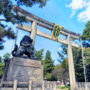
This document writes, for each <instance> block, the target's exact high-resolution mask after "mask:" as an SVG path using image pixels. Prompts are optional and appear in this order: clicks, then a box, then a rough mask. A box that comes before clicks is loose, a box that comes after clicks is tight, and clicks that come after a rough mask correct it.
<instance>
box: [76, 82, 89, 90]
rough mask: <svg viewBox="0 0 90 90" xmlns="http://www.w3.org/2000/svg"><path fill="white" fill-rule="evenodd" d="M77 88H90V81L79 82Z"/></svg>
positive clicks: (83, 89) (86, 89) (82, 89)
mask: <svg viewBox="0 0 90 90" xmlns="http://www.w3.org/2000/svg"><path fill="white" fill-rule="evenodd" d="M76 90H90V82H86V83H85V82H77V83H76Z"/></svg>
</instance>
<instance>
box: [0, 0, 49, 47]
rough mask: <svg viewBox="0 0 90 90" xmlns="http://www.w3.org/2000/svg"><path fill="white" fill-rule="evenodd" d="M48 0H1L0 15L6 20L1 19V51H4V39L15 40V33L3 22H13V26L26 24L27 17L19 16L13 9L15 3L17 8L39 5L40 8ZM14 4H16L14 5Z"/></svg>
mask: <svg viewBox="0 0 90 90" xmlns="http://www.w3.org/2000/svg"><path fill="white" fill-rule="evenodd" d="M47 1H48V0H0V15H2V16H3V17H4V19H0V49H3V48H4V46H3V43H2V42H1V41H2V40H3V38H4V37H7V38H9V39H10V38H12V39H15V33H14V32H13V31H12V30H11V28H8V25H7V26H6V25H5V23H4V24H3V23H1V21H5V22H11V23H12V24H15V23H20V24H22V23H23V22H26V19H25V17H23V16H18V14H17V11H16V12H15V11H14V9H13V5H14V3H16V5H17V6H23V5H24V6H28V7H31V6H32V5H35V4H39V7H43V6H45V4H46V2H47ZM13 2H14V3H13Z"/></svg>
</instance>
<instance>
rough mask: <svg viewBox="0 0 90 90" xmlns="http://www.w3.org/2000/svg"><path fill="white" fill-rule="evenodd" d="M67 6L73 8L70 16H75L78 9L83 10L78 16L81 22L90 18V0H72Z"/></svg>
mask: <svg viewBox="0 0 90 90" xmlns="http://www.w3.org/2000/svg"><path fill="white" fill-rule="evenodd" d="M67 7H70V8H71V9H72V14H71V15H70V17H73V16H74V15H75V14H76V12H77V11H79V10H82V11H81V12H80V13H79V14H78V16H77V17H78V20H79V21H81V22H86V21H89V20H90V0H72V2H71V3H70V4H69V5H68V6H67Z"/></svg>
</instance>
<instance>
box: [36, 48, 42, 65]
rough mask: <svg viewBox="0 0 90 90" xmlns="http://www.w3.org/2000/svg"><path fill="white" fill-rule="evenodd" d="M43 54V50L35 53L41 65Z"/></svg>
mask: <svg viewBox="0 0 90 90" xmlns="http://www.w3.org/2000/svg"><path fill="white" fill-rule="evenodd" d="M43 52H44V49H41V50H39V51H36V52H35V55H36V57H37V58H38V60H39V61H41V62H42V64H43Z"/></svg>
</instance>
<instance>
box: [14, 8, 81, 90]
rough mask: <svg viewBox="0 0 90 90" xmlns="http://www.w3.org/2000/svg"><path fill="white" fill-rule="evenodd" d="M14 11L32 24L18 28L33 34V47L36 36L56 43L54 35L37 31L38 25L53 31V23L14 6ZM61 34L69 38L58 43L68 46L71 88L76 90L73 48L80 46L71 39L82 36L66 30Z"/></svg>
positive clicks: (59, 40)
mask: <svg viewBox="0 0 90 90" xmlns="http://www.w3.org/2000/svg"><path fill="white" fill-rule="evenodd" d="M14 10H16V11H17V14H18V15H19V16H25V18H26V20H27V21H29V22H32V25H31V26H29V25H18V26H17V28H19V29H22V30H25V31H28V32H31V36H30V37H31V38H32V39H33V45H34V44H35V36H36V35H38V36H41V37H45V38H47V39H50V40H54V41H56V39H55V38H52V35H49V34H47V33H44V32H42V31H40V30H39V29H37V25H39V26H42V27H44V28H47V29H49V30H51V31H52V30H53V27H54V25H53V24H52V23H50V22H48V21H46V20H44V19H42V18H39V17H37V16H35V15H33V14H31V13H29V12H27V11H25V10H23V9H22V8H20V7H17V6H14ZM60 34H62V35H64V36H66V37H67V38H66V39H60V38H59V39H58V42H59V43H62V44H65V45H68V49H67V52H68V65H69V77H70V86H71V90H74V89H75V83H76V80H75V70H74V63H73V54H72V46H73V47H79V46H78V44H76V43H74V42H72V41H71V40H70V39H71V38H73V39H79V38H80V34H77V33H74V32H71V31H68V30H66V29H62V30H61V31H60Z"/></svg>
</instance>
